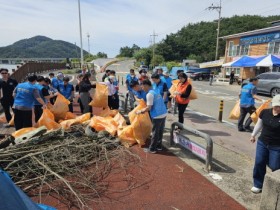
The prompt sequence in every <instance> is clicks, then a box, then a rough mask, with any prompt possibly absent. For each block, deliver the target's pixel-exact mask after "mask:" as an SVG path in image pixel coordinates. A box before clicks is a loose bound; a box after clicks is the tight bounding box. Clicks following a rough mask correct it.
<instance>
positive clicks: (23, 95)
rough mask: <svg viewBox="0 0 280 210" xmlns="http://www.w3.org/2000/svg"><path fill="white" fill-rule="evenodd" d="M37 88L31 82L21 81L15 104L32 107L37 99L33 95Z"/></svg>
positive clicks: (17, 88)
mask: <svg viewBox="0 0 280 210" xmlns="http://www.w3.org/2000/svg"><path fill="white" fill-rule="evenodd" d="M35 88H36V87H35V85H33V84H31V83H30V82H24V83H20V84H19V85H18V86H17V87H16V97H15V100H14V106H24V107H28V108H30V109H32V108H33V104H34V102H35V101H37V100H36V98H34V95H33V92H34V90H35Z"/></svg>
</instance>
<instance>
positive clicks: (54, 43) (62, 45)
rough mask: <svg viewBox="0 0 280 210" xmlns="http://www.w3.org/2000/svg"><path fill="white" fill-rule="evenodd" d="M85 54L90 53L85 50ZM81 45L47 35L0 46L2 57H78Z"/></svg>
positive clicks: (0, 56)
mask: <svg viewBox="0 0 280 210" xmlns="http://www.w3.org/2000/svg"><path fill="white" fill-rule="evenodd" d="M84 54H85V55H86V54H88V52H86V51H85V50H84ZM79 56H80V47H78V46H76V45H74V44H72V43H69V42H65V41H61V40H53V39H50V38H48V37H45V36H35V37H32V38H30V39H23V40H20V41H17V42H15V43H14V44H12V45H9V46H6V47H0V58H77V57H79Z"/></svg>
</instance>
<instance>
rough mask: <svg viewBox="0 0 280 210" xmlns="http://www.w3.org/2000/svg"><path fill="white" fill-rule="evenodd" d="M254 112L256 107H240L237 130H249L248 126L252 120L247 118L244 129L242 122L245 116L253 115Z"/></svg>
mask: <svg viewBox="0 0 280 210" xmlns="http://www.w3.org/2000/svg"><path fill="white" fill-rule="evenodd" d="M255 111H256V107H254V106H250V107H240V117H239V119H238V129H239V130H240V129H243V128H245V129H246V128H250V125H251V123H252V119H251V117H250V116H249V117H248V119H247V120H246V122H245V124H244V127H243V122H244V120H245V117H246V115H247V114H248V113H249V114H250V115H251V114H253V113H254V112H255Z"/></svg>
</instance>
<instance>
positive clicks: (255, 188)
mask: <svg viewBox="0 0 280 210" xmlns="http://www.w3.org/2000/svg"><path fill="white" fill-rule="evenodd" d="M261 191H262V189H260V188H257V187H252V188H251V192H253V193H256V194H258V193H260V192H261Z"/></svg>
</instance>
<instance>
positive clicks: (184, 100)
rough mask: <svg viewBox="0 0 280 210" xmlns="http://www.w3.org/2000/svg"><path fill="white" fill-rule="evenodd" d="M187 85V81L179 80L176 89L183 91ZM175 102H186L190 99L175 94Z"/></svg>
mask: <svg viewBox="0 0 280 210" xmlns="http://www.w3.org/2000/svg"><path fill="white" fill-rule="evenodd" d="M188 86H189V83H188V82H187V81H186V82H185V83H183V84H182V83H181V82H179V83H178V86H177V89H176V91H178V92H179V93H185V92H186V90H187V88H188ZM176 102H177V103H178V104H188V103H189V102H190V99H189V98H182V97H181V96H180V95H177V96H176Z"/></svg>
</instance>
